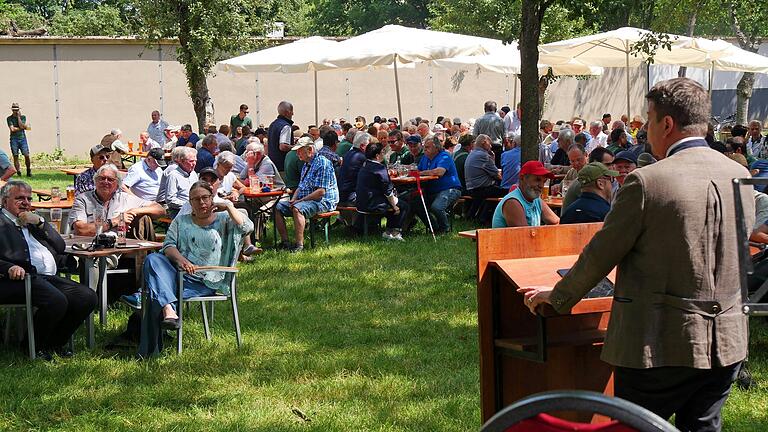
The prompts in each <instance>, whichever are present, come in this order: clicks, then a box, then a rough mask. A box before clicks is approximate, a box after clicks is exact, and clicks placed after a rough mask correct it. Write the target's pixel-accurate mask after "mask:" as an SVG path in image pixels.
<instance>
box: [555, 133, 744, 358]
mask: <svg viewBox="0 0 768 432" xmlns="http://www.w3.org/2000/svg"><path fill="white" fill-rule="evenodd" d="M670 153H671V154H670V155H669V156H668V157H667V158H665V159H663V160H661V161H659V162H657V163H655V164H653V165H649V166H646V167H644V168H641V169H637V170H635V171H634V172H632V173H631V174H630V175H629V176H628V177H627V180H626V182H625V183H624V186H623V187H622V188H621V189H620V191H619V193H618V196H617V197H616V200H615V202H614V204H613V207H612V209H611V211H610V213H608V216H607V217H606V219H605V224H604V226H603V229H602V230H600V232H598V233H597V234H595V236H594V238H593V239H592V241H591V242H590V243H589V244H588V245H587V246H586V247H585V248H584V251H583V252H582V254H581V256H580V257H579V259H578V261H577V262H576V264H575V265H574V267H573V268H572V270H571V271H570V272H569V273H568V274H567V275H566V276H565V277H564V278H563V279H562V280H561V281H560V282H559V283H558V284H557V285H556V286H555V288H554V290H553V291H552V293H551V295H550V298H549V301H550V302H551V303H552V305H553V306H554V307H555V309H557V310H558V311H560V312H564V311H567V310H568V309H570V308H571V307H572V306H573V305H574V304H576V303H577V302H578V301H579V300H580V299H581V298H582V297H583V296H584V295H585V294H586V293H587V291H589V289H591V288H592V287H594V286H595V285H596V284H597V283H598V281H600V279H601V278H602V277H604V276H605V275H607V274H608V273H609V272H610V271H611V269H613V268H614V267H617V273H616V287H615V294H614V302H613V307H612V311H611V319H610V323H609V325H608V334H607V336H606V339H605V346H604V348H603V353H602V359H603V360H604V361H606V362H607V363H610V364H612V365H615V366H623V367H628V368H638V369H643V368H655V367H662V366H684V367H691V368H697V369H708V368H713V367H719V366H727V365H731V364H734V363H736V362H739V361H741V360H743V359H744V358H745V357H746V354H747V320H746V318H745V316H744V315H742V313H741V310H740V307H739V302H740V294H739V286H740V285H739V263H738V256H737V252H736V247H737V246H736V222H735V220H736V219H735V208H734V200H733V186H732V184H731V180H732V179H733V178H743V177H747V176H748V172H747V170H746V169H745V168H744V167H742V166H740V165H739V164H737V163H736V162H734V161H732V160H730V159H729V158H728V157H726V156H724V155H723V154H720V153H718V152H717V151H714V150H712V149H710V148H709V147H708V146H706V144H705V143H704V141H703V140H702V139H700V138H695V139H688V140H687V143H686V145H683V146H682V147H681V148H678V149H676V150H675V151H674V152H672V150H670ZM742 201H743V202H744V203H746V204H745V209H744V214H746V215H750V216H748V218H747V219H748V220H746V221H744V223H745V224H746V226H747V227H751V226H752V224H753V223H754V221H753V220H752V219H753V218H754V214H755V213H754V201H753V198H752V193H751V191H749V190H745V191H743V193H742Z"/></svg>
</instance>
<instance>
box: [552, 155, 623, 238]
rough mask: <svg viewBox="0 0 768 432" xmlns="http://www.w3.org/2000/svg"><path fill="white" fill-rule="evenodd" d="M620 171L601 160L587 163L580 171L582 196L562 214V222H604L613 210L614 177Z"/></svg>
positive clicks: (579, 180) (579, 179)
mask: <svg viewBox="0 0 768 432" xmlns="http://www.w3.org/2000/svg"><path fill="white" fill-rule="evenodd" d="M618 175H619V172H618V171H613V170H610V169H608V167H607V166H605V165H603V164H602V163H600V162H592V163H590V164H587V165H586V166H585V167H584V168H582V169H581V170H580V171H579V175H578V182H579V184H580V185H581V196H580V197H579V198H578V199H577V200H576V201H574V202H573V204H571V205H569V206H568V207H567V208H566V209H565V210H564V211H563V214H562V215H561V216H560V223H561V224H575V223H589V222H602V221H603V220H605V215H607V214H608V212H609V211H610V210H611V198H612V197H613V179H614V177H616V176H618Z"/></svg>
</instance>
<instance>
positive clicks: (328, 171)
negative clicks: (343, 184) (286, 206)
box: [296, 155, 339, 211]
mask: <svg viewBox="0 0 768 432" xmlns="http://www.w3.org/2000/svg"><path fill="white" fill-rule="evenodd" d="M320 188H323V189H325V195H323V198H322V199H321V200H320V205H321V206H322V207H323V208H324V210H325V211H331V210H333V209H335V208H336V204H338V202H339V186H338V185H337V184H336V176H335V175H334V172H333V164H332V163H331V161H329V160H328V159H327V158H324V157H322V156H319V155H315V156H314V157H313V158H312V162H310V163H308V164H305V165H304V168H302V170H301V181H300V182H299V187H298V188H297V195H296V198H297V199H301V198H304V197H305V196H307V195H309V194H311V193H312V192H314V191H316V190H317V189H320Z"/></svg>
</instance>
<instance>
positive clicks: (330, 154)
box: [317, 146, 341, 167]
mask: <svg viewBox="0 0 768 432" xmlns="http://www.w3.org/2000/svg"><path fill="white" fill-rule="evenodd" d="M317 154H318V155H320V156H325V157H326V158H327V159H328V160H329V161H331V163H332V164H333V166H334V167H338V166H341V156H339V155H337V154H336V152H335V151H333V150H331V149H330V148H329V147H326V146H322V147H321V148H320V150H318V151H317Z"/></svg>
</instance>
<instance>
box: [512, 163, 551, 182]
mask: <svg viewBox="0 0 768 432" xmlns="http://www.w3.org/2000/svg"><path fill="white" fill-rule="evenodd" d="M526 174H533V175H536V176H544V177H547V178H549V179H550V180H551V179H554V178H555V175H554V174H552V172H551V171H550V170H548V169H546V168H544V165H542V163H541V162H539V161H528V162H526V163H524V164H523V167H522V168H520V175H521V176H524V175H526Z"/></svg>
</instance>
